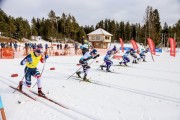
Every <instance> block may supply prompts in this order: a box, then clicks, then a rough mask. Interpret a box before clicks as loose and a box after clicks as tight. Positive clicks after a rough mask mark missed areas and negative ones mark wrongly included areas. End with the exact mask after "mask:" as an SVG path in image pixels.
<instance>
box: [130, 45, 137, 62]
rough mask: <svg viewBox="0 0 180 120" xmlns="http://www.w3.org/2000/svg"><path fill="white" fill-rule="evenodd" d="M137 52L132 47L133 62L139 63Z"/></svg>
mask: <svg viewBox="0 0 180 120" xmlns="http://www.w3.org/2000/svg"><path fill="white" fill-rule="evenodd" d="M135 53H136V51H135V50H133V49H132V48H131V49H130V55H131V56H132V57H133V62H132V63H138V62H137V55H136V54H135Z"/></svg>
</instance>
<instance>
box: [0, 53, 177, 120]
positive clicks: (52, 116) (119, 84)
mask: <svg viewBox="0 0 180 120" xmlns="http://www.w3.org/2000/svg"><path fill="white" fill-rule="evenodd" d="M80 57H81V56H63V57H62V56H60V57H58V56H54V57H50V58H49V59H48V60H47V62H46V64H45V69H44V71H43V74H42V83H43V84H42V85H43V91H44V93H46V95H47V96H48V97H50V98H52V99H53V100H55V101H57V102H58V103H61V104H62V105H64V106H65V107H67V108H68V109H65V108H63V107H60V106H58V105H56V104H54V103H51V102H49V101H47V100H45V99H43V98H40V97H37V96H35V95H34V94H32V93H31V92H29V91H28V89H27V88H25V87H24V88H23V90H24V91H25V92H27V93H28V94H29V95H31V96H33V97H35V98H36V99H37V101H33V100H31V99H30V98H28V97H26V96H24V95H22V94H20V93H19V92H18V91H16V92H15V93H13V91H14V90H13V89H11V88H10V87H9V85H12V86H15V87H16V86H17V85H18V82H19V81H20V80H22V78H23V76H24V75H23V71H24V67H25V66H20V61H21V60H22V58H15V59H13V60H12V59H6V60H5V59H0V78H1V79H0V96H1V97H2V102H3V105H4V109H5V113H6V117H7V119H8V120H180V79H179V78H180V62H179V61H180V55H179V53H178V54H177V56H176V57H170V56H169V53H162V54H160V56H154V59H155V62H153V61H152V59H151V55H150V54H149V53H148V54H147V58H146V59H147V62H140V63H139V64H132V63H129V66H130V67H121V66H116V65H118V62H119V61H120V60H115V59H113V63H114V66H112V67H111V70H112V71H113V72H115V73H107V72H104V71H101V70H99V69H97V68H99V65H100V64H102V63H103V56H100V57H99V58H97V61H99V62H96V60H95V62H93V63H92V65H91V69H90V71H89V74H88V78H90V79H91V80H92V81H93V82H95V83H100V84H103V85H104V86H103V85H97V84H91V83H87V82H79V81H78V80H77V79H75V78H76V77H71V78H69V79H67V78H68V77H69V76H70V75H72V74H73V73H74V72H75V71H76V70H77V69H79V67H80V66H77V63H78V61H79V58H80ZM91 61H92V60H91ZM91 61H89V63H90V62H91ZM43 65H44V64H41V63H39V66H38V68H39V71H40V72H41V71H42V69H43ZM52 67H54V68H55V70H50V68H52ZM15 73H17V74H18V75H19V76H18V77H14V78H12V77H10V76H11V74H15ZM74 76H76V75H74ZM35 83H36V79H35V78H33V77H32V86H33V85H34V84H35ZM30 89H31V90H33V91H36V92H37V86H35V87H34V88H32V87H31V88H30ZM18 101H21V104H19V103H18ZM0 120H1V117H0Z"/></svg>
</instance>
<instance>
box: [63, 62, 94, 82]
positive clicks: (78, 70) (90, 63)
mask: <svg viewBox="0 0 180 120" xmlns="http://www.w3.org/2000/svg"><path fill="white" fill-rule="evenodd" d="M95 60H96V59H94V60H93V61H92V62H91V63H90V64H89V65H91V64H92V63H93V62H94V61H95ZM81 68H82V66H81V67H80V68H79V69H78V70H76V72H77V71H79V70H80V69H81ZM76 72H74V73H73V74H72V75H70V76H69V77H68V78H67V79H66V80H68V79H69V78H70V77H72V76H73V75H74V74H75V73H76Z"/></svg>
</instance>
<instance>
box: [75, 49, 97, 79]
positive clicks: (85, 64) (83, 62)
mask: <svg viewBox="0 0 180 120" xmlns="http://www.w3.org/2000/svg"><path fill="white" fill-rule="evenodd" d="M99 56H100V55H99V54H97V50H96V49H93V50H92V51H91V52H88V51H87V52H86V53H85V54H84V55H83V56H82V57H81V59H80V60H79V63H80V64H81V65H82V67H83V71H77V72H76V74H77V75H78V77H81V76H80V74H81V73H84V77H83V80H84V81H89V80H88V79H87V74H88V71H89V69H90V66H89V65H88V60H90V59H96V58H97V57H99Z"/></svg>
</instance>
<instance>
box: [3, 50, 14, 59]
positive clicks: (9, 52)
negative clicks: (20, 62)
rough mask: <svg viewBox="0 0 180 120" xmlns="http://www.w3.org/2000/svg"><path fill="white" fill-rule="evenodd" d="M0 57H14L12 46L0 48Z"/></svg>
mask: <svg viewBox="0 0 180 120" xmlns="http://www.w3.org/2000/svg"><path fill="white" fill-rule="evenodd" d="M1 58H2V59H14V50H13V49H12V48H2V49H1Z"/></svg>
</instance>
